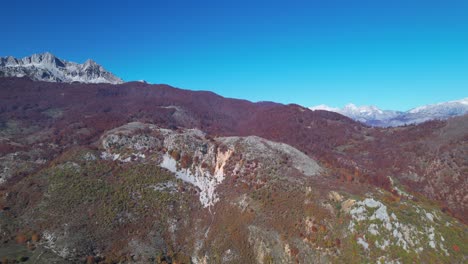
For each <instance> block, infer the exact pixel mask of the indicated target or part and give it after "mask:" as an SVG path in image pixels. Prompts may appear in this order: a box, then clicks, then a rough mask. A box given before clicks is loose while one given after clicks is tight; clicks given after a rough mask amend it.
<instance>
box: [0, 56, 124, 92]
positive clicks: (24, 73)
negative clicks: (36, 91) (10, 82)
mask: <svg viewBox="0 0 468 264" xmlns="http://www.w3.org/2000/svg"><path fill="white" fill-rule="evenodd" d="M0 77H29V78H30V79H32V80H34V81H46V82H66V83H71V82H80V83H111V84H119V83H123V80H122V79H120V78H119V77H117V76H115V75H114V74H112V73H111V72H108V71H106V70H105V69H104V68H103V67H102V66H101V65H99V64H97V63H96V62H94V61H93V60H87V61H85V62H84V63H83V64H78V63H75V62H70V61H66V60H63V59H59V58H57V57H56V56H54V55H53V54H51V53H49V52H46V53H41V54H33V55H31V56H29V57H24V58H22V59H18V58H14V57H12V56H8V57H2V58H0Z"/></svg>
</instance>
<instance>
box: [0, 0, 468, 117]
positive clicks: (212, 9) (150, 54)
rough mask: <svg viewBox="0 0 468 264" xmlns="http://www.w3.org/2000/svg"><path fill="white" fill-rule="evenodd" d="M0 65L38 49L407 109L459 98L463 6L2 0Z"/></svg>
mask: <svg viewBox="0 0 468 264" xmlns="http://www.w3.org/2000/svg"><path fill="white" fill-rule="evenodd" d="M1 10H2V18H3V21H4V23H3V27H2V28H0V36H2V39H1V40H0V56H7V55H13V56H16V57H23V56H27V55H30V54H32V53H37V52H44V51H50V52H52V53H54V54H55V55H57V56H58V57H61V58H64V59H67V60H71V61H76V62H84V61H85V60H86V59H88V58H92V59H94V60H95V61H97V62H98V63H100V64H102V65H103V66H104V67H105V68H107V69H108V70H110V71H112V72H114V73H115V74H117V75H118V76H120V77H122V78H123V79H124V80H126V81H129V80H139V79H145V80H147V81H149V82H151V83H166V84H170V85H173V86H176V87H180V88H185V89H192V90H210V91H213V92H216V93H218V94H220V95H223V96H226V97H234V98H242V99H248V100H252V101H267V100H268V101H276V102H281V103H297V104H301V105H304V106H312V105H317V104H328V105H331V106H343V105H344V104H346V103H349V102H353V103H355V104H358V105H369V104H373V105H377V106H379V107H381V108H384V109H395V110H407V109H409V108H412V107H415V106H418V105H422V104H428V103H436V102H441V101H448V100H455V99H460V98H463V97H467V96H468V1H466V0H460V1H454V0H444V1H440V0H437V1H435V0H425V1H422V0H405V1H403V0H392V1H390V0H387V1H383V0H382V1H378V0H369V1H363V0H353V1H349V0H323V1H253V0H251V1H244V0H238V1H220V0H218V1H203V0H199V1H178V0H167V1H137V0H134V1H112V2H110V1H63V0H62V1H47V0H43V1H4V2H3V3H2V7H1Z"/></svg>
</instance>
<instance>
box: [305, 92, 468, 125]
mask: <svg viewBox="0 0 468 264" xmlns="http://www.w3.org/2000/svg"><path fill="white" fill-rule="evenodd" d="M309 109H311V110H325V111H331V112H336V113H340V114H342V115H345V116H347V117H350V118H352V119H354V120H356V121H359V122H362V123H364V124H367V125H370V126H379V127H393V126H402V125H409V124H419V123H423V122H426V121H429V120H435V119H441V120H443V119H447V118H450V117H454V116H460V115H464V114H466V113H468V98H464V99H461V100H457V101H450V102H444V103H438V104H433V105H425V106H421V107H417V108H414V109H411V110H408V111H406V112H400V111H392V110H381V109H379V108H378V107H375V106H355V105H353V104H348V105H346V106H345V107H343V108H341V109H340V108H334V107H329V106H326V105H318V106H314V107H310V108H309Z"/></svg>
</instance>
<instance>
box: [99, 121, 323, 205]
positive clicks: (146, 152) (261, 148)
mask: <svg viewBox="0 0 468 264" xmlns="http://www.w3.org/2000/svg"><path fill="white" fill-rule="evenodd" d="M102 147H103V148H104V149H105V150H106V151H105V152H103V153H102V154H101V158H104V159H110V160H119V161H122V162H130V161H135V160H138V159H145V158H146V157H147V156H148V157H150V156H151V154H152V153H153V154H154V153H158V152H157V151H158V150H159V149H160V148H164V149H165V150H166V153H164V154H163V155H162V156H157V158H155V157H153V159H156V160H158V162H160V166H161V167H163V168H166V169H168V170H169V171H171V172H173V173H175V175H176V176H177V177H178V178H179V179H182V180H184V181H186V182H189V183H191V184H193V185H195V186H196V187H198V188H199V189H200V202H201V203H202V205H203V206H204V207H209V206H213V205H214V204H215V203H216V202H217V201H219V197H218V195H217V194H216V187H217V186H218V185H219V184H221V183H222V182H223V180H224V179H225V177H226V175H229V176H234V175H246V174H248V173H251V172H253V171H257V172H259V173H260V172H261V171H263V173H264V172H266V171H269V170H278V171H279V170H282V171H286V170H291V169H295V171H296V172H297V173H299V174H303V175H305V176H313V175H317V174H318V173H320V172H321V171H322V169H321V168H320V166H319V165H318V164H317V162H315V161H314V160H312V159H311V158H310V157H308V156H307V155H305V154H304V153H302V152H300V151H299V150H297V149H295V148H293V147H291V146H289V145H287V144H283V143H276V142H272V141H268V140H265V139H262V138H259V137H255V136H250V137H245V138H243V137H223V138H215V139H212V140H209V139H207V138H206V136H205V134H204V133H203V132H202V131H200V130H197V129H186V130H182V131H181V132H175V131H172V130H168V129H161V128H158V127H157V126H155V125H152V124H144V123H139V122H134V123H129V124H126V125H124V126H121V127H118V128H115V129H113V130H111V131H108V132H107V133H105V135H104V136H103V137H102ZM231 157H232V158H233V159H232V160H231ZM247 164H254V165H253V166H254V168H253V167H250V165H248V166H247V167H246V165H247ZM285 165H288V166H285ZM289 165H290V166H289ZM289 173H291V172H289Z"/></svg>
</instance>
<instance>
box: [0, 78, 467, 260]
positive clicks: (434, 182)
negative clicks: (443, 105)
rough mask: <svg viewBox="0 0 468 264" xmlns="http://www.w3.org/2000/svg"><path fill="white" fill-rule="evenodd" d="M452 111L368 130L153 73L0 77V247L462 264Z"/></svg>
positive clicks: (63, 254)
mask: <svg viewBox="0 0 468 264" xmlns="http://www.w3.org/2000/svg"><path fill="white" fill-rule="evenodd" d="M467 124H468V116H463V117H458V118H455V119H449V120H446V121H432V122H427V123H424V124H420V125H416V126H408V127H398V128H374V127H367V126H364V125H362V124H361V123H359V122H356V121H353V120H352V119H350V118H348V117H345V116H343V115H340V114H337V113H333V112H328V111H311V110H308V109H307V108H304V107H301V106H298V105H282V104H276V103H271V102H262V103H252V102H248V101H245V100H236V99H228V98H223V97H221V96H219V95H216V94H214V93H211V92H203V91H188V90H182V89H177V88H173V87H170V86H167V85H149V84H145V83H141V82H129V83H124V84H120V85H110V84H98V85H89V84H82V83H72V84H68V83H50V82H34V81H31V80H28V79H27V78H2V79H0V168H3V170H0V178H1V179H3V181H2V183H0V224H1V226H2V232H0V241H2V242H3V244H2V249H0V254H1V253H2V252H7V253H8V255H6V257H7V258H9V259H10V258H14V259H15V260H16V259H18V256H17V255H14V254H13V253H14V252H19V251H20V249H21V250H25V249H26V247H30V248H32V250H25V251H21V252H24V254H25V256H26V257H29V258H30V259H31V260H36V259H40V260H41V261H43V262H44V263H83V262H85V261H88V263H96V262H97V263H154V262H156V263H163V261H164V262H166V263H191V262H193V263H371V262H372V263H374V262H377V260H379V261H380V262H389V263H391V262H401V263H412V262H417V263H420V262H421V263H430V262H438V263H464V262H466V261H465V260H466V252H468V251H467V250H468V248H467V245H468V242H467V237H468V236H467V231H466V222H464V221H466V219H468V218H467V215H468V211H467V206H466V202H465V200H466V198H465V197H466V189H467V188H468V187H467V183H468V182H467V179H466V177H464V174H465V172H466V169H467V166H468V164H466V161H465V157H466V155H467V153H466V150H467V149H468V148H467V142H468V141H467V140H466V139H467V133H466V131H467V130H466V126H467ZM457 218H458V219H457ZM5 248H6V249H7V250H8V251H5ZM34 248H36V249H34ZM11 252H13V253H11ZM15 254H16V253H15ZM56 259H60V260H61V261H58V260H57V261H56Z"/></svg>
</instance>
